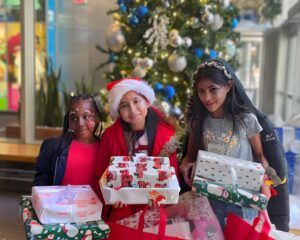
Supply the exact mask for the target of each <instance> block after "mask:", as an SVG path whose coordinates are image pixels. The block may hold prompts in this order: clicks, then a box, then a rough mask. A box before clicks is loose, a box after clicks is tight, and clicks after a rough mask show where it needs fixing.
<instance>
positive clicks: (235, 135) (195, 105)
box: [180, 60, 269, 226]
mask: <svg viewBox="0 0 300 240" xmlns="http://www.w3.org/2000/svg"><path fill="white" fill-rule="evenodd" d="M193 88H194V96H193V97H192V101H191V102H190V103H191V104H190V106H189V109H188V121H189V140H188V152H187V155H186V157H185V158H184V160H183V162H182V164H181V166H180V172H181V173H182V174H183V177H184V179H185V181H186V183H187V184H188V185H191V179H190V172H191V167H192V166H193V164H194V162H195V161H196V157H197V152H198V150H199V149H203V150H206V151H211V152H215V153H219V154H222V155H227V156H231V157H235V158H239V159H243V160H247V161H257V162H260V163H261V164H262V165H263V167H264V168H268V167H269V163H268V160H267V159H266V157H265V155H264V151H263V147H262V142H261V138H260V132H261V131H262V130H263V129H262V127H261V125H260V123H259V121H258V118H259V119H263V115H262V113H260V112H259V111H258V110H257V109H256V108H255V107H254V106H253V104H252V103H251V101H250V99H249V98H248V96H247V94H246V92H245V90H244V88H243V86H242V84H241V82H240V81H239V80H238V78H237V77H236V75H235V73H234V71H233V69H232V68H231V66H230V65H229V64H228V63H227V62H225V61H222V60H210V61H207V62H204V63H202V64H201V65H200V66H199V68H198V70H197V72H196V73H195V74H194V85H193ZM211 204H212V207H213V209H214V211H215V213H216V215H217V217H218V219H219V221H220V223H221V225H222V226H224V219H225V217H226V215H227V213H228V212H233V213H235V214H237V215H240V216H242V215H243V212H242V208H241V207H238V206H235V205H231V204H225V203H223V202H220V201H213V200H212V201H211ZM246 212H247V211H246ZM244 213H245V212H244Z"/></svg>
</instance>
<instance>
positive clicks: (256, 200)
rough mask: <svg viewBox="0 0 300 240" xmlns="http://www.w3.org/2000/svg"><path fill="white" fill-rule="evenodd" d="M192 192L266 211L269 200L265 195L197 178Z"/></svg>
mask: <svg viewBox="0 0 300 240" xmlns="http://www.w3.org/2000/svg"><path fill="white" fill-rule="evenodd" d="M192 191H193V192H195V193H200V194H201V195H204V196H207V197H209V198H212V199H215V200H219V201H222V202H225V203H230V204H236V205H239V206H244V207H251V208H255V209H258V210H265V209H266V207H267V204H268V199H267V198H266V196H265V195H264V194H261V193H257V192H251V191H246V190H244V189H241V188H236V187H234V186H233V185H225V184H220V183H218V182H213V181H209V180H206V179H204V178H200V177H197V176H195V177H194V180H193V187H192Z"/></svg>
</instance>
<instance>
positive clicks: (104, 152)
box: [95, 119, 178, 221]
mask: <svg viewBox="0 0 300 240" xmlns="http://www.w3.org/2000/svg"><path fill="white" fill-rule="evenodd" d="M172 136H174V128H173V127H172V126H170V125H168V124H166V123H164V122H162V121H161V122H160V123H159V124H158V126H157V130H156V135H155V140H154V146H153V151H152V152H153V153H152V155H153V156H159V153H160V151H161V150H162V148H163V146H164V145H165V144H166V143H167V142H168V141H170V138H171V137H172ZM112 156H128V152H127V149H126V145H125V139H124V135H123V126H122V124H121V120H120V119H118V120H117V121H116V122H115V123H114V124H113V125H112V126H110V127H109V128H107V129H106V130H105V132H104V133H103V136H102V139H101V144H100V150H99V152H98V159H97V164H96V173H95V175H96V178H97V179H96V181H97V183H96V184H97V185H99V184H98V182H99V179H100V177H101V175H102V174H103V172H104V171H105V170H106V168H107V167H108V165H109V160H110V157H112ZM169 157H170V164H171V166H172V167H174V168H175V171H176V175H177V178H178V164H177V157H176V152H174V153H172V154H171V155H170V156H169ZM98 195H99V196H100V198H101V199H102V200H103V198H102V196H101V193H100V189H99V188H98ZM108 207H109V206H106V207H105V208H104V211H103V213H102V216H103V218H104V219H107V218H108V219H109V220H110V221H116V220H118V219H122V218H125V217H127V216H131V215H133V214H134V213H136V212H137V211H139V210H140V209H143V207H144V205H130V206H128V207H124V208H121V209H113V208H112V209H111V212H110V215H109V216H107V214H108Z"/></svg>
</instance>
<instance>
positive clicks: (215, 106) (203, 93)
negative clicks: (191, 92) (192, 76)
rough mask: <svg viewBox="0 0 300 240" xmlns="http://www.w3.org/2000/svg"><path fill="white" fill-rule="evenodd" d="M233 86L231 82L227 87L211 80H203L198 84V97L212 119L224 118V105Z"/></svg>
mask: <svg viewBox="0 0 300 240" xmlns="http://www.w3.org/2000/svg"><path fill="white" fill-rule="evenodd" d="M231 85H232V84H231V82H228V83H227V84H226V85H221V84H216V83H214V82H213V81H212V80H210V79H202V80H201V81H199V82H198V84H197V93H198V97H199V99H200V101H201V102H202V104H203V105H204V107H205V108H206V109H207V111H208V112H210V114H211V115H212V117H214V118H222V117H223V116H224V113H225V107H224V103H225V100H226V97H227V93H228V92H229V91H230V89H231Z"/></svg>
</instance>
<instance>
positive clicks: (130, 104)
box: [96, 79, 178, 221]
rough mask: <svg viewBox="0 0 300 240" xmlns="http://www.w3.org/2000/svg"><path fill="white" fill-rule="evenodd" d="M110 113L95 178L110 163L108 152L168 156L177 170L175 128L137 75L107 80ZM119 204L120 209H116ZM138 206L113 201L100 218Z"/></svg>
mask: <svg viewBox="0 0 300 240" xmlns="http://www.w3.org/2000/svg"><path fill="white" fill-rule="evenodd" d="M107 89H108V90H109V91H110V92H109V98H108V100H109V107H110V115H111V117H112V119H113V120H115V123H114V124H113V125H112V126H110V127H109V128H107V129H106V130H105V132H104V133H103V136H102V140H101V145H100V150H99V160H98V161H97V162H98V166H97V168H96V175H97V177H98V178H97V179H98V180H99V178H100V177H101V175H102V174H103V172H104V171H105V169H106V168H107V167H108V165H109V160H110V157H111V156H132V155H135V154H136V153H144V154H146V155H148V156H169V157H170V164H171V166H173V167H174V168H175V171H176V173H177V169H178V167H177V159H176V145H175V138H174V128H173V126H171V125H170V124H169V123H167V122H165V121H164V120H163V117H162V114H161V113H160V112H158V111H157V110H156V109H155V108H154V107H152V106H151V104H152V103H153V102H154V100H155V95H154V91H153V89H152V88H151V87H150V86H149V85H148V84H147V83H146V82H144V81H142V80H138V79H122V80H119V81H114V82H111V83H110V84H108V86H107ZM119 207H122V208H121V209H117V208H119ZM140 209H141V207H138V206H130V207H126V206H125V207H123V204H121V203H118V204H115V206H114V207H112V208H110V213H109V214H107V215H106V214H105V213H104V212H105V211H103V218H108V219H110V220H111V221H114V220H117V219H122V218H124V217H126V216H130V215H133V214H134V213H135V212H137V211H139V210H140Z"/></svg>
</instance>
